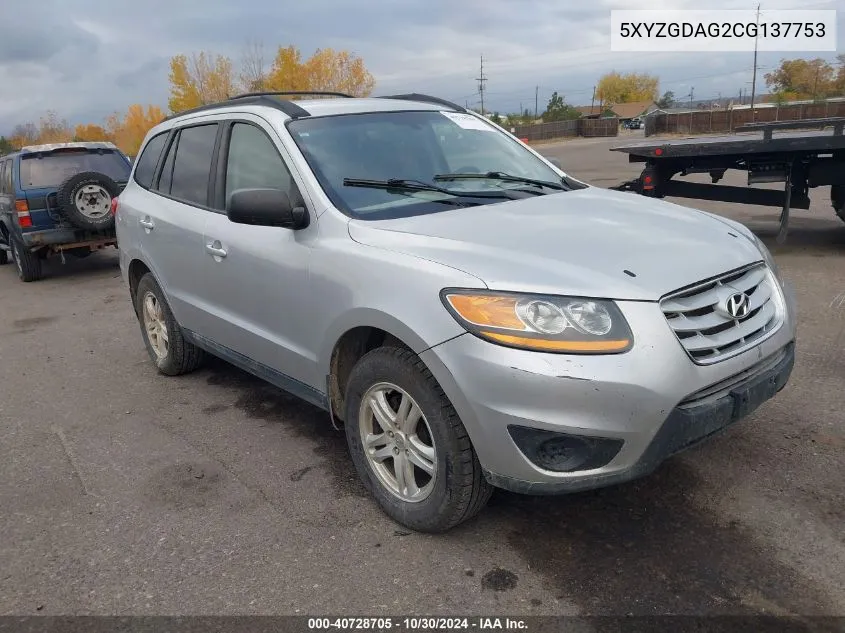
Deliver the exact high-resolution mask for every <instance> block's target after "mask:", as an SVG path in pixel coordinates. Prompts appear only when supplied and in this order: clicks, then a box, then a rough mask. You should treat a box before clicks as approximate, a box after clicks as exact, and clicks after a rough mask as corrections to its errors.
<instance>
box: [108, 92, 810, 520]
mask: <svg viewBox="0 0 845 633" xmlns="http://www.w3.org/2000/svg"><path fill="white" fill-rule="evenodd" d="M278 96H279V95H278V94H275V95H273V94H267V93H263V94H252V95H245V96H241V97H236V98H234V99H231V100H229V101H226V102H224V103H218V104H214V105H210V106H204V107H202V108H198V109H196V110H193V111H188V112H184V113H181V114H180V115H178V116H175V117H173V118H170V119H169V120H166V121H164V122H163V123H161V124H160V125H158V126H156V127H155V128H153V129H152V130H151V131H150V133H149V134H148V135H147V138H146V139H145V142H144V144H143V146H142V149H141V151H140V154H139V155H138V157H137V159H136V160H135V163H134V166H133V173H132V177H131V179H130V182H129V184H128V186H127V187H126V188H125V190H124V191H123V193H121V195H120V197H119V200H118V204H117V211H116V218H117V223H116V226H117V234H118V239H119V247H120V258H121V269H122V272H123V276H124V279H125V280H126V282H127V283H128V286H129V290H130V293H131V297H132V301H133V302H134V307H135V311H136V313H137V316H138V320H139V322H140V324H141V331H142V333H143V337H144V342H145V343H146V347H147V349H148V351H149V354H150V357H151V358H152V360H153V362H154V363H155V365H156V366H157V367H158V369H159V371H161V372H162V373H164V374H167V375H176V374H184V373H186V372H189V371H192V370H194V369H196V368H197V367H198V366H199V365H200V364H201V362H202V360H203V357H204V356H205V354H207V353H210V354H213V355H215V356H219V357H222V358H223V359H225V360H227V361H229V362H230V363H232V364H234V365H236V366H238V367H241V368H243V369H244V370H246V371H248V372H251V373H253V374H255V375H257V376H259V377H261V378H263V379H266V380H267V381H268V382H270V383H273V384H274V385H277V386H278V387H281V388H282V389H284V390H286V391H289V392H291V393H293V394H295V395H297V396H299V397H301V398H303V399H305V400H307V401H308V402H311V403H313V404H315V405H317V406H318V407H321V408H322V409H324V410H326V411H327V418H328V417H329V415H330V416H331V418H332V420H340V421H342V422H343V423H344V426H345V432H346V437H347V440H348V445H349V452H350V454H351V458H352V463H353V464H354V466H355V468H356V469H357V471H358V474H359V475H360V477H361V479H362V480H363V481H364V482H365V484H366V485H367V487H368V488H369V489H370V490H371V491H372V494H373V496H374V497H375V499H376V500H377V501H378V503H379V504H380V505H381V507H382V508H383V509H384V510H385V511H386V512H387V514H388V515H390V516H391V517H393V518H394V519H395V520H396V521H398V522H400V523H402V524H404V525H406V526H408V527H410V528H413V529H416V530H420V531H443V530H446V529H448V528H450V527H452V526H455V525H457V524H458V523H460V522H462V521H464V520H466V519H468V518H469V517H471V516H473V515H474V514H476V513H477V512H478V511H479V510H480V509H481V508H482V507H483V506H484V504H485V502H486V501H487V499H488V498H489V496H490V494H491V491H492V490H493V488H494V487H501V488H506V489H509V490H512V491H517V492H521V493H530V494H556V493H566V492H572V491H578V490H584V489H588V488H595V487H599V486H605V485H609V484H615V483H618V482H622V481H626V480H629V479H632V478H635V477H640V476H642V475H645V474H647V473H649V472H651V471H652V470H654V469H655V468H656V467H657V466H658V465H659V464H660V462H661V461H663V460H664V459H665V458H666V457H668V456H669V455H672V454H673V453H676V452H678V451H680V450H682V449H685V448H687V447H689V446H691V445H692V444H694V443H696V442H698V441H700V440H702V439H704V438H707V437H710V436H711V435H713V434H714V433H716V432H718V431H721V430H722V429H724V428H725V427H727V426H728V425H730V424H731V423H733V422H735V421H736V420H738V419H739V418H742V417H744V416H746V415H747V414H749V413H750V412H751V411H753V410H754V409H755V408H756V407H757V406H758V405H760V404H761V403H762V402H764V401H765V400H767V399H769V398H771V397H772V396H774V395H775V393H776V392H778V391H779V390H780V389H781V388H782V387H783V386H784V385H785V383H786V382H787V380H788V378H789V375H790V373H791V371H792V367H793V362H794V337H795V308H794V304H793V300H792V295H791V293H790V292H787V291H786V290H785V287H784V284H783V281H782V279H781V277H780V275H779V273H778V270H777V268H776V266H775V264H774V262H773V260H772V258H771V256H770V254H769V252H768V251H767V249H766V247H765V246H764V245H763V244H762V243H761V242H760V241H759V240H758V239H757V238H756V237H755V236H754V235H753V234H752V233H751V232H750V231H749V230H748V229H746V228H745V227H744V226H743V225H741V224H739V223H737V222H733V221H731V220H727V219H724V218H721V217H718V216H715V215H711V214H708V213H704V212H702V211H696V210H693V209H688V208H685V207H681V206H676V205H673V204H669V203H667V202H662V201H658V200H654V199H651V198H646V197H641V196H637V195H632V194H630V193H620V192H613V191H608V190H604V189H599V188H595V187H592V186H588V185H586V184H585V183H582V182H579V181H577V180H575V179H574V178H572V177H571V176H569V175H568V174H566V173H564V172H563V171H561V169H560V168H559V167H557V166H556V165H555V164H553V163H552V162H550V161H548V160H547V159H545V158H543V157H542V156H541V155H540V154H538V153H537V152H535V151H534V150H532V149H531V148H530V147H527V146H526V145H524V144H523V143H521V142H520V141H519V140H517V139H516V138H515V137H513V136H512V135H510V134H508V133H507V132H505V131H504V130H502V129H501V128H500V127H498V126H496V125H494V124H492V123H490V122H489V121H487V120H486V119H484V118H482V117H480V116H478V115H476V114H475V113H472V112H468V111H465V110H464V109H463V108H461V107H459V106H457V105H454V104H451V103H448V102H446V101H442V100H439V99H436V98H434V97H428V96H425V95H417V94H414V95H393V96H390V97H379V98H366V99H361V98H346V97H345V95H334V96H335V97H336V98H326V97H325V96H324V95H320V96H318V97H317V98H309V99H303V100H284V99H280V98H278ZM328 422H329V420H328V419H327V423H328Z"/></svg>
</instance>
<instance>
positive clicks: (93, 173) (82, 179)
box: [0, 142, 132, 281]
mask: <svg viewBox="0 0 845 633" xmlns="http://www.w3.org/2000/svg"><path fill="white" fill-rule="evenodd" d="M131 170H132V165H131V164H130V162H129V160H128V159H127V157H126V156H125V155H124V154H123V153H122V152H121V151H120V150H119V149H118V148H117V147H116V146H115V145H114V144H112V143H106V142H102V143H100V142H97V143H55V144H50V145H31V146H28V147H24V148H22V149H21V150H20V151H18V152H15V153H13V154H9V155H6V156H1V157H0V264H5V263H7V262H8V261H9V253H11V256H12V260H13V261H14V262H15V264H16V267H17V273H18V276H19V277H20V278H21V280H22V281H36V280H38V279H40V278H41V274H42V269H41V262H42V260H44V259H46V258H47V257H49V256H51V255H58V256H59V257H60V258H61V259H62V261H63V262H64V257H65V254H69V255H73V256H75V257H86V256H87V255H90V254H91V253H92V252H94V251H95V250H99V249H101V248H104V247H107V246H114V247H117V237H116V236H115V230H114V215H113V210H112V200H113V199H115V198H116V197H117V196H118V195H119V194H120V192H121V191H123V187H124V186H125V185H126V182H127V181H128V179H129V173H130V172H131Z"/></svg>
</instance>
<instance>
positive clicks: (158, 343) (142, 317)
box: [134, 273, 205, 376]
mask: <svg viewBox="0 0 845 633" xmlns="http://www.w3.org/2000/svg"><path fill="white" fill-rule="evenodd" d="M134 304H135V314H136V315H137V316H138V322H139V324H140V325H141V336H142V337H143V339H144V345H145V346H146V348H147V353H148V354H149V355H150V359H151V360H152V361H153V363H155V366H156V367H157V368H158V370H159V372H161V373H162V374H165V375H166V376H179V375H181V374H187V373H189V372H192V371H194V370H195V369H197V368H198V367H199V366H200V365H202V362H203V361H204V360H205V352H203V351H202V350H201V349H200V348H199V347H197V346H196V345H194V344H192V343H190V342H188V341H187V340H185V337H184V335H183V333H182V328H181V327H179V324H178V323H177V322H176V318H175V317H174V316H173V312H171V310H170V305H169V304H168V303H167V299H166V298H165V296H164V292H162V290H161V287H160V286H159V285H158V282H157V281H156V280H155V277H153V275H152V273H147V274H146V275H144V276H143V277H141V281H139V282H138V288H137V289H136V291H135V297H134Z"/></svg>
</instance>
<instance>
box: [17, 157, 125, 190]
mask: <svg viewBox="0 0 845 633" xmlns="http://www.w3.org/2000/svg"><path fill="white" fill-rule="evenodd" d="M129 170H130V166H129V163H127V162H126V161H125V160H124V158H123V156H121V154H120V153H118V152H116V151H114V150H107V151H102V150H94V151H92V150H86V149H76V148H74V149H66V150H65V149H62V150H56V151H53V152H49V153H44V154H33V155H27V156H22V157H21V187H22V188H24V189H34V188H38V187H58V186H59V185H60V184H62V182H64V181H65V180H66V179H67V178H70V177H71V176H73V175H75V174H78V173H81V172H83V171H96V172H99V173H101V174H105V175H106V176H108V177H109V178H111V179H112V180H115V181H117V182H126V181H127V180H128V179H129Z"/></svg>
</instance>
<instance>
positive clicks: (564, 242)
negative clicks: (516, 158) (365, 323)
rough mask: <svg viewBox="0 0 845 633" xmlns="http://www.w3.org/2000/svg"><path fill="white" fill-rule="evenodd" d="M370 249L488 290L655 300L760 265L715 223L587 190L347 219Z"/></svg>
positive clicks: (655, 203)
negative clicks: (446, 269)
mask: <svg viewBox="0 0 845 633" xmlns="http://www.w3.org/2000/svg"><path fill="white" fill-rule="evenodd" d="M349 234H350V236H351V237H352V239H354V240H355V241H357V242H359V243H362V244H366V245H369V246H374V247H380V248H384V249H389V250H392V251H396V252H401V253H405V254H408V255H413V256H416V257H421V258H424V259H427V260H431V261H434V262H439V263H441V264H444V265H447V266H450V267H453V268H457V269H460V270H462V271H464V272H467V273H469V274H471V275H474V276H476V277H478V278H479V279H481V280H482V281H483V282H484V283H485V284H486V285H487V286H488V287H489V288H491V289H495V290H511V291H522V292H540V293H551V294H569V295H576V296H593V297H605V298H610V299H628V300H647V301H654V300H657V299H659V298H660V297H662V296H663V295H665V294H666V293H668V292H670V291H672V290H676V289H678V288H681V287H684V286H687V285H689V284H692V283H695V282H697V281H701V280H703V279H707V278H709V277H713V276H715V275H718V274H720V273H723V272H727V271H729V270H733V269H735V268H739V267H741V266H743V265H746V264H750V263H752V262H756V261H760V260H761V259H762V255H761V253H760V251H759V250H758V248H757V246H756V245H755V244H754V243H753V242H752V241H751V239H749V238H748V237H746V236H745V235H743V234H742V232H741V231H739V230H738V229H737V228H734V227H732V226H731V225H730V224H728V223H727V222H726V221H722V220H721V219H720V218H718V216H714V215H711V214H709V213H705V212H703V211H697V210H695V209H690V208H688V207H683V206H680V205H676V204H671V203H668V202H664V201H661V200H655V199H653V198H647V197H645V196H640V195H636V194H632V193H623V192H617V191H609V190H606V189H600V188H596V187H587V188H585V189H578V190H574V191H567V192H562V193H558V194H551V195H546V196H537V197H535V198H528V199H523V200H514V201H508V202H503V203H499V204H492V205H486V206H479V207H468V208H449V209H448V210H444V211H442V212H437V213H431V214H428V215H420V216H415V217H409V218H401V219H395V220H378V221H367V220H358V219H356V220H352V221H350V222H349Z"/></svg>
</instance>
